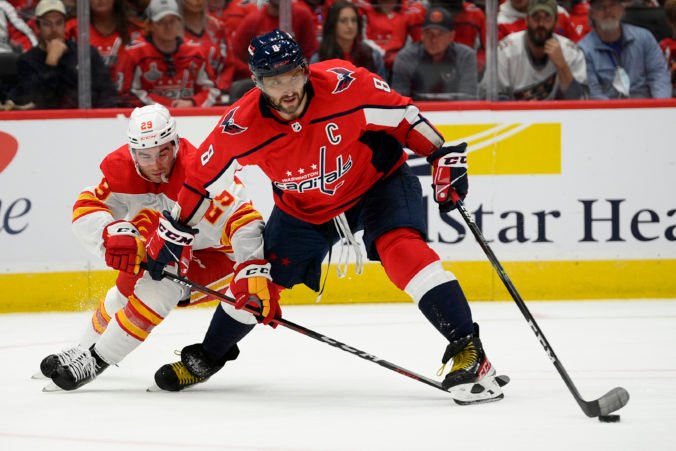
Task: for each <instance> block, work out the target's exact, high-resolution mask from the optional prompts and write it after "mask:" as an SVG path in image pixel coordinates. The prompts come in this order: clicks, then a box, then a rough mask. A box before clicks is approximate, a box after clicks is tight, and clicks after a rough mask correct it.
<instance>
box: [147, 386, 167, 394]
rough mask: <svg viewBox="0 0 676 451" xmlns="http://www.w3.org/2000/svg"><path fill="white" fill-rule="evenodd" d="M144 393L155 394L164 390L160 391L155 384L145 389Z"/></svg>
mask: <svg viewBox="0 0 676 451" xmlns="http://www.w3.org/2000/svg"><path fill="white" fill-rule="evenodd" d="M146 391H147V392H148V393H157V392H163V391H165V390H162V389H161V388H160V387H158V386H157V384H153V385H151V386H150V387H148V388H146Z"/></svg>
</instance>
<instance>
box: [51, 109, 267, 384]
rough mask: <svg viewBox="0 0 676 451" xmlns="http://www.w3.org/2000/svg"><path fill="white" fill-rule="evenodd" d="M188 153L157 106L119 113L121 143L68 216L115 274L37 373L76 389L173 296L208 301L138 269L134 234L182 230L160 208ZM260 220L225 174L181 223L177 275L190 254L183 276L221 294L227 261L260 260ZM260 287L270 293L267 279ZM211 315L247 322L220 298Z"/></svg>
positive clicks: (172, 375)
mask: <svg viewBox="0 0 676 451" xmlns="http://www.w3.org/2000/svg"><path fill="white" fill-rule="evenodd" d="M196 158H199V156H198V155H197V153H196V149H195V147H194V146H192V145H191V144H190V143H189V142H188V141H187V140H186V139H184V138H179V137H178V133H177V130H176V122H175V120H174V118H173V117H172V116H171V115H170V113H169V111H168V110H167V109H166V108H165V107H163V106H161V105H149V106H145V107H142V108H137V109H135V110H134V111H133V113H132V115H131V118H130V121H129V128H128V144H125V145H123V146H121V147H120V148H118V149H117V150H115V151H113V152H112V153H110V154H109V155H108V156H106V157H105V158H104V159H103V161H102V163H101V165H100V168H101V171H102V172H103V178H102V180H101V182H100V183H99V184H98V186H94V187H89V188H86V189H85V190H84V191H82V193H81V194H80V195H79V197H78V199H77V201H76V202H75V205H74V207H73V218H72V228H73V231H74V233H75V235H76V237H77V238H78V239H79V241H80V242H81V243H82V244H83V245H84V246H85V248H87V249H88V250H90V251H91V252H92V253H94V254H95V255H98V256H100V257H102V258H104V259H105V261H106V264H107V265H108V266H110V267H111V268H113V269H116V270H118V271H119V273H118V277H117V281H116V284H115V286H113V287H112V288H110V290H109V291H108V293H107V294H106V296H105V298H104V299H103V300H102V301H101V304H100V305H99V307H98V308H97V309H96V311H95V312H94V314H93V315H92V318H91V322H90V323H89V324H88V325H87V327H86V330H85V332H84V334H83V335H82V337H81V338H80V340H79V342H78V345H77V346H75V347H73V348H70V349H67V350H65V351H63V352H60V353H56V354H51V355H49V356H47V357H46V358H45V359H43V361H42V363H41V365H40V369H41V372H42V374H43V375H44V376H46V377H50V378H51V379H52V381H53V382H54V384H55V385H56V386H58V387H59V388H61V389H64V390H74V389H77V388H79V387H81V386H82V385H84V384H86V383H88V382H91V381H92V380H93V379H94V378H96V377H97V376H98V375H99V374H100V373H101V372H102V371H103V370H105V369H106V368H107V367H108V366H110V365H117V364H118V363H119V362H120V361H122V359H124V357H125V356H126V355H128V354H129V353H130V352H132V351H133V350H134V349H135V348H136V347H137V346H139V345H140V344H141V343H142V342H143V341H144V340H145V339H146V338H147V337H148V335H149V334H150V333H151V331H152V330H153V328H155V327H156V326H157V325H159V324H160V323H161V322H162V320H163V319H164V318H165V317H166V316H167V315H168V314H169V312H170V311H171V310H172V309H173V308H174V307H175V306H176V305H177V304H178V303H179V302H180V301H182V300H183V302H185V303H190V302H192V303H195V302H200V301H205V300H209V299H207V298H205V297H204V296H200V295H199V294H193V295H192V297H190V292H189V291H188V290H187V289H186V288H184V287H182V286H180V285H177V284H175V283H173V282H171V281H169V280H166V279H163V280H153V279H152V278H151V277H150V276H149V275H148V273H147V272H146V271H144V270H143V269H142V268H141V266H142V262H143V261H144V259H145V243H144V241H145V239H146V237H147V236H148V234H149V232H150V231H154V230H155V228H156V227H157V226H158V223H159V227H160V228H161V229H162V228H163V229H164V230H166V231H167V233H169V234H171V235H172V236H179V237H181V236H185V235H186V232H188V231H187V230H181V229H177V228H176V227H175V226H174V225H172V224H171V223H170V222H169V221H167V219H166V218H165V217H164V216H163V215H162V213H161V212H163V211H164V212H165V216H166V215H168V211H169V210H172V208H174V206H175V199H176V196H177V194H178V192H179V190H180V189H181V187H182V186H183V182H184V179H185V174H186V168H187V167H189V166H190V165H192V164H195V162H196V160H195V159H196ZM263 226H264V223H263V219H262V217H261V215H260V214H259V213H258V212H257V211H256V210H255V209H254V208H253V206H252V204H251V202H249V201H247V197H246V193H245V190H244V186H243V185H242V184H241V182H239V180H238V179H235V182H234V183H233V184H232V185H231V186H230V187H228V189H227V190H225V191H223V192H221V194H220V195H218V196H216V197H215V198H214V199H212V201H211V204H210V206H209V209H208V212H207V213H206V215H205V216H204V218H203V219H202V221H200V222H199V224H197V225H196V227H195V228H190V231H189V232H190V235H191V239H194V241H193V246H194V254H193V253H185V254H184V255H182V256H181V260H180V263H179V265H178V266H179V267H178V268H176V267H174V270H178V271H179V272H180V273H182V274H184V272H183V271H182V269H183V268H181V267H182V266H184V265H185V266H187V263H188V262H190V261H192V264H191V265H190V271H189V272H188V273H187V274H188V276H189V277H190V278H191V279H192V280H195V281H198V280H199V281H200V282H199V283H202V284H205V285H208V286H210V287H211V288H212V289H214V290H217V291H220V292H222V293H225V291H226V289H227V288H228V284H229V282H230V280H231V278H232V273H233V272H234V271H235V270H234V268H235V265H236V264H242V265H246V263H247V262H250V261H259V260H260V259H262V257H263V238H262V231H263ZM195 233H196V234H195ZM193 234H195V235H194V238H192V236H193ZM268 283H270V282H268V281H267V280H265V281H263V284H265V285H267V284H268ZM269 291H270V292H271V293H272V294H271V296H273V297H274V296H277V298H278V294H277V292H276V291H275V290H274V289H273V288H271V289H270V290H269ZM275 305H277V304H276V301H275ZM219 315H226V316H228V318H229V319H230V320H231V321H235V322H238V323H240V324H241V325H242V327H240V328H238V333H240V334H246V333H248V332H249V331H250V330H251V329H252V328H253V326H254V325H255V324H256V318H255V317H254V316H253V315H252V314H250V313H247V312H245V311H242V310H235V309H234V307H231V306H229V305H227V304H223V305H222V306H220V307H217V312H216V314H215V316H217V317H218V316H219ZM194 351H195V352H201V350H194ZM226 351H227V352H225V353H224V354H222V355H217V356H215V358H216V360H217V362H215V363H214V367H217V368H218V369H220V368H221V367H222V366H223V365H224V364H225V362H226V361H228V360H234V359H235V358H237V355H238V354H239V349H238V348H237V347H236V346H233V347H231V348H230V349H227V350H226ZM182 365H183V364H182V363H181V362H178V363H177V364H175V365H173V366H171V367H170V368H168V372H166V371H165V373H164V374H163V377H164V379H165V381H164V382H165V386H166V385H171V384H178V383H179V379H181V378H183V379H185V378H186V377H188V378H189V377H192V376H190V374H189V373H187V371H186V370H185V368H183V367H182ZM183 382H185V381H183ZM49 387H51V388H52V389H56V388H55V387H54V386H53V385H52V386H49Z"/></svg>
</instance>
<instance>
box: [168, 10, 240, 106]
mask: <svg viewBox="0 0 676 451" xmlns="http://www.w3.org/2000/svg"><path fill="white" fill-rule="evenodd" d="M181 6H182V9H181V13H182V16H183V24H184V27H183V30H184V33H183V39H185V41H186V42H189V43H194V44H196V45H200V46H202V49H203V51H204V53H205V54H206V55H207V60H208V61H209V65H210V66H211V70H212V72H213V74H214V76H215V77H216V78H215V81H216V87H217V88H218V89H220V90H221V92H226V93H227V92H228V91H229V90H230V84H231V83H232V71H231V70H226V58H227V55H228V50H227V36H226V32H225V29H224V28H223V24H222V23H221V21H220V20H218V19H217V18H216V17H214V16H211V15H209V14H207V0H183V1H182V3H181Z"/></svg>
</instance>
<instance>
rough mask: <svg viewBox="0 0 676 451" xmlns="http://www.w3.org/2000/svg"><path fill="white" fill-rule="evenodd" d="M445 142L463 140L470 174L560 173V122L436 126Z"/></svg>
mask: <svg viewBox="0 0 676 451" xmlns="http://www.w3.org/2000/svg"><path fill="white" fill-rule="evenodd" d="M438 129H439V131H440V132H441V133H442V134H443V135H444V138H445V139H446V141H465V142H467V146H468V150H469V172H470V174H471V175H522V174H530V175H532V174H561V124H560V123H534V124H530V123H506V124H454V125H440V126H438Z"/></svg>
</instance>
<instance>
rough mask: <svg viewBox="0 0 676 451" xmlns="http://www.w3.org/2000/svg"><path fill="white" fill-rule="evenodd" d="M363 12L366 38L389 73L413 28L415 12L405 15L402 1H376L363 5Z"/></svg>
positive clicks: (405, 11)
mask: <svg viewBox="0 0 676 451" xmlns="http://www.w3.org/2000/svg"><path fill="white" fill-rule="evenodd" d="M363 12H364V14H365V15H366V37H367V38H368V39H369V40H371V41H373V42H374V43H375V44H376V45H377V46H378V47H379V48H380V52H381V53H382V55H383V59H384V61H385V68H386V69H387V70H388V71H389V70H391V69H392V65H393V64H394V59H395V58H396V56H397V52H399V50H401V49H402V48H403V47H404V45H405V44H406V39H407V37H408V35H409V32H410V30H411V29H413V28H414V27H415V22H416V17H417V16H418V14H417V11H411V12H409V14H407V7H406V4H405V3H404V0H378V1H377V2H376V1H374V2H373V3H372V4H369V3H364V4H363ZM423 17H424V16H423ZM419 26H420V24H418V27H419ZM418 29H419V28H418Z"/></svg>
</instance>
